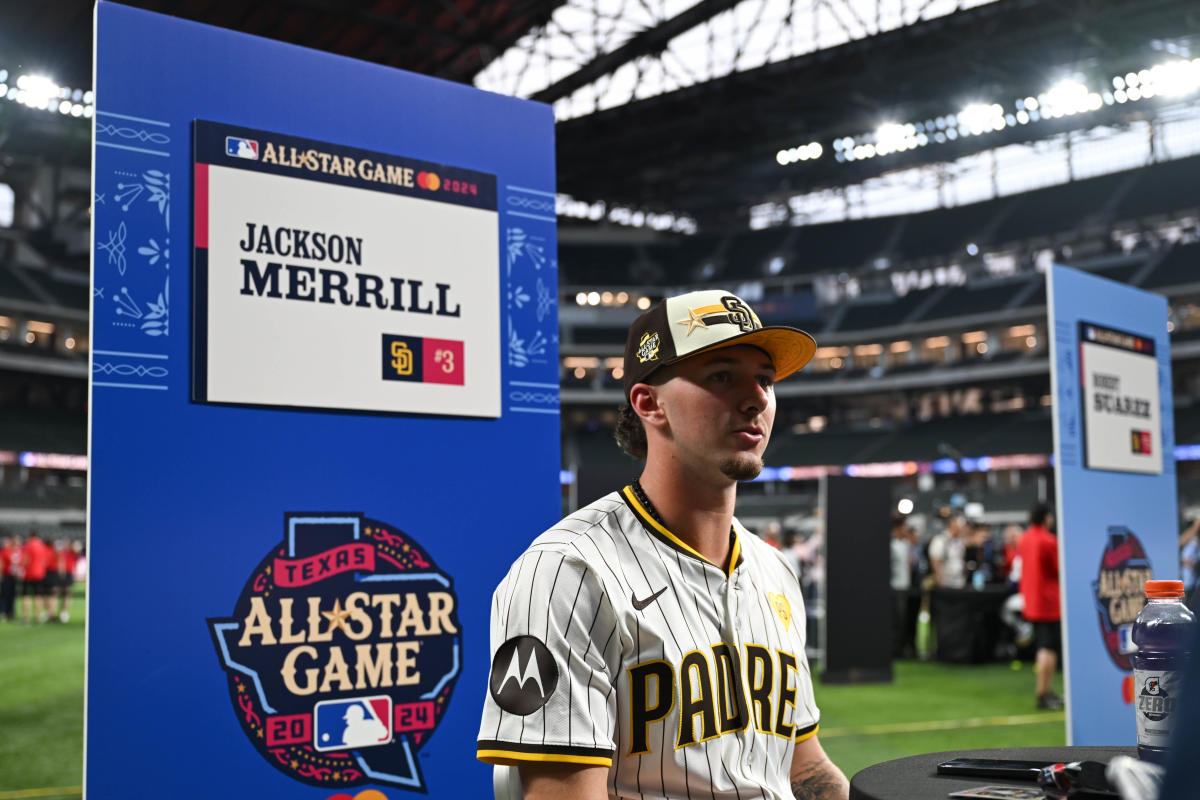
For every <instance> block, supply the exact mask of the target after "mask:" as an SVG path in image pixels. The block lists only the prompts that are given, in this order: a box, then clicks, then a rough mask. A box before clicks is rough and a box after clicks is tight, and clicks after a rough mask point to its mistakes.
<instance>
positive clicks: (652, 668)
mask: <svg viewBox="0 0 1200 800" xmlns="http://www.w3.org/2000/svg"><path fill="white" fill-rule="evenodd" d="M735 531H737V533H731V536H732V537H733V539H732V549H731V557H730V568H729V570H728V571H725V570H722V569H720V568H718V567H717V566H716V565H714V564H712V563H710V562H708V561H706V560H705V559H704V558H703V557H702V556H701V555H700V554H699V553H697V552H696V551H695V550H693V549H692V548H691V547H689V546H688V545H687V544H686V543H684V542H683V541H681V540H680V539H679V538H678V537H676V536H675V535H674V534H672V533H671V532H670V531H669V530H667V529H666V528H665V527H664V526H663V525H661V524H660V523H659V522H657V521H656V520H655V519H654V518H653V516H652V514H651V513H650V512H649V511H648V510H647V509H646V507H645V506H644V505H643V504H642V503H641V502H639V500H638V497H637V495H636V493H635V492H634V491H633V489H632V488H631V487H626V489H625V490H623V491H622V492H621V493H613V494H610V495H608V496H607V497H604V498H602V499H600V500H598V501H597V502H595V503H593V504H592V505H590V506H588V507H586V508H583V509H580V510H579V511H578V512H576V513H575V514H572V515H571V516H569V517H567V518H566V519H564V520H563V521H562V522H560V523H559V524H558V525H556V526H555V527H554V528H552V529H550V530H549V531H547V532H546V533H544V534H542V535H541V536H540V537H538V538H537V539H536V540H535V541H534V542H533V544H531V545H530V547H529V549H528V550H526V552H525V553H524V554H522V556H521V557H520V558H519V559H518V560H517V562H516V563H515V564H513V567H512V569H511V570H510V571H509V574H508V575H507V577H506V578H505V579H504V581H503V582H502V583H501V584H500V586H499V587H498V588H497V590H496V593H495V595H494V598H493V604H492V653H493V657H492V670H491V677H490V684H489V692H488V697H487V699H486V701H485V707H484V713H483V719H482V722H481V725H480V732H479V741H478V756H479V758H481V759H482V760H484V761H488V762H490V763H498V764H505V763H518V762H521V761H558V762H569V763H578V764H596V765H604V766H609V767H610V769H609V794H610V796H612V797H640V796H644V795H654V796H676V795H678V796H687V795H688V794H689V793H690V794H691V796H705V797H707V796H710V795H712V796H716V797H724V796H728V797H730V798H733V797H737V796H738V795H739V793H740V795H741V796H742V797H746V796H755V797H758V796H766V797H771V798H776V797H778V798H786V797H790V796H791V795H790V790H789V785H788V770H789V767H790V765H791V756H792V750H793V748H794V747H795V742H796V741H800V740H803V739H806V738H808V737H810V736H812V735H813V734H815V733H816V730H817V722H818V719H819V712H818V711H817V708H816V705H815V703H814V702H813V696H812V679H811V676H810V674H809V669H808V662H807V659H806V658H805V656H804V629H803V624H804V610H803V609H804V607H803V602H802V599H801V596H800V588H799V585H798V583H797V581H796V578H795V575H794V574H793V573H792V571H791V569H790V567H788V566H787V564H786V562H784V560H783V559H782V557H780V556H779V554H778V553H777V552H776V551H774V550H772V549H771V548H769V547H768V546H767V545H765V544H763V543H762V542H761V541H759V540H758V538H757V537H755V536H753V535H750V534H747V533H745V532H744V529H742V528H741V527H740V525H739V524H738V523H736V521H735Z"/></svg>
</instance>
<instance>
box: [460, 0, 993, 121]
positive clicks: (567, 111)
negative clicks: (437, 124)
mask: <svg viewBox="0 0 1200 800" xmlns="http://www.w3.org/2000/svg"><path fill="white" fill-rule="evenodd" d="M992 2H995V0H700V1H699V2H696V0H657V1H655V0H569V1H568V2H567V3H565V4H563V5H562V6H560V7H559V8H558V9H556V10H555V11H554V13H553V14H552V15H551V18H550V20H549V21H548V22H547V23H546V24H545V25H541V26H538V27H536V28H535V29H534V30H532V31H530V32H529V33H528V34H526V35H525V36H523V37H521V39H520V40H518V41H517V43H516V44H515V45H513V46H512V47H511V48H509V49H508V50H507V51H505V52H504V53H503V54H501V55H500V56H499V57H498V58H496V59H495V60H494V61H492V62H491V63H490V64H488V66H487V67H485V68H484V69H483V70H482V71H481V72H480V73H479V74H478V75H477V76H476V77H475V84H476V85H477V86H479V87H481V88H484V89H489V90H492V91H497V92H502V93H505V94H512V95H516V96H519V97H528V98H532V99H534V100H541V101H543V102H548V103H554V106H555V114H556V116H557V117H558V119H560V120H562V119H571V118H574V117H580V116H585V115H587V114H590V113H593V112H596V111H601V110H604V109H607V108H613V107H616V106H619V105H624V104H625V103H629V102H632V101H634V100H641V99H645V98H649V97H654V96H657V95H660V94H664V93H666V92H671V91H675V90H677V89H682V88H685V87H688V86H694V85H697V84H701V83H705V82H707V81H711V80H715V79H718V78H723V77H725V76H726V75H729V74H731V73H734V72H742V71H745V70H750V69H755V68H758V67H762V66H764V65H766V64H772V63H776V62H780V61H786V60H788V59H791V58H794V57H796V56H800V55H804V54H807V53H813V52H817V51H820V50H825V49H827V48H831V47H836V46H838V45H841V44H845V43H847V42H851V41H857V40H861V39H866V38H869V37H871V36H876V35H878V34H880V33H883V32H885V31H891V30H896V29H899V28H903V27H905V26H908V25H913V24H916V23H919V22H922V21H925V20H929V19H933V18H936V17H941V16H945V15H948V14H953V13H955V12H956V11H960V10H963V9H966V8H973V7H975V6H981V5H987V4H988V3H992Z"/></svg>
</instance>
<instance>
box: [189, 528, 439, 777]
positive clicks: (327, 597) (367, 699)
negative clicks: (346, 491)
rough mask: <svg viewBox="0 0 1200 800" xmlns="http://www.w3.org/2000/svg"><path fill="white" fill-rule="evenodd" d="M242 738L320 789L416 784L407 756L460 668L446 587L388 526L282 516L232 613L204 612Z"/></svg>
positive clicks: (416, 549) (414, 547)
mask: <svg viewBox="0 0 1200 800" xmlns="http://www.w3.org/2000/svg"><path fill="white" fill-rule="evenodd" d="M208 623H209V630H210V632H211V633H212V638H213V643H214V645H215V646H216V650H217V656H218V657H219V659H220V662H221V666H222V667H223V668H224V670H225V673H226V677H227V680H228V682H229V696H230V698H231V699H232V701H233V710H234V713H235V714H236V715H237V720H238V723H239V724H240V725H241V727H242V730H243V731H244V732H245V733H246V736H247V738H249V740H250V742H251V743H252V744H253V745H254V747H255V748H256V749H257V750H258V751H259V753H261V754H262V756H263V757H264V758H265V759H266V760H267V761H268V762H269V763H270V764H271V765H272V766H274V767H275V768H276V769H279V770H281V771H283V772H284V773H285V774H287V775H288V776H289V777H292V778H294V779H296V780H298V781H302V782H304V783H308V784H311V785H314V786H321V787H328V788H342V787H352V786H359V785H364V784H381V785H387V786H394V787H397V788H403V789H410V790H415V791H420V792H423V791H425V782H424V779H423V778H422V776H421V771H420V768H419V766H418V762H417V758H416V754H417V751H418V750H420V749H421V748H422V747H423V746H425V744H427V743H428V741H429V738H430V736H431V735H432V734H433V732H434V729H435V728H436V727H437V725H438V723H439V722H440V721H441V719H442V716H443V715H444V714H445V713H446V709H447V707H448V705H449V702H450V695H451V693H452V692H453V690H454V685H455V682H456V681H457V679H458V674H459V670H460V666H461V663H462V629H461V626H460V625H459V622H458V598H457V597H456V595H455V593H454V584H453V581H452V580H451V579H450V577H449V576H447V575H446V574H445V573H443V572H441V571H440V570H438V568H437V566H436V565H435V564H434V563H433V560H432V559H431V558H430V557H429V554H428V553H426V552H425V550H424V549H422V548H421V547H420V546H419V545H418V544H417V543H416V542H414V541H413V540H412V539H411V538H410V537H409V536H407V535H406V534H405V533H403V532H402V531H400V530H399V529H397V528H396V527H395V526H392V525H389V524H387V523H384V522H379V521H377V520H373V519H367V518H366V517H364V516H362V515H361V514H357V513H320V514H317V513H300V512H293V513H287V514H285V515H284V538H283V541H282V542H281V543H279V544H278V545H276V546H275V547H273V548H271V551H270V552H269V553H268V554H267V555H266V557H265V558H263V559H262V561H261V562H260V563H259V564H258V566H257V567H255V568H254V570H253V571H252V572H251V573H250V578H249V580H248V581H247V582H246V585H245V587H244V588H243V590H242V594H241V596H240V597H239V598H238V601H237V605H236V607H235V608H234V612H233V616H231V617H223V618H213V619H209V620H208Z"/></svg>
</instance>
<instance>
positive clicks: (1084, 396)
mask: <svg viewBox="0 0 1200 800" xmlns="http://www.w3.org/2000/svg"><path fill="white" fill-rule="evenodd" d="M1047 296H1048V298H1049V318H1050V325H1051V329H1052V344H1051V353H1052V359H1051V364H1052V368H1051V378H1052V385H1053V389H1052V392H1053V396H1054V454H1055V459H1056V462H1055V464H1056V469H1055V478H1056V488H1057V495H1058V503H1057V508H1058V551H1059V570H1060V575H1061V591H1062V610H1063V655H1064V673H1065V676H1066V689H1067V698H1066V699H1067V740H1068V743H1070V744H1076V745H1109V744H1136V743H1137V732H1136V728H1135V720H1134V707H1133V705H1132V703H1133V702H1134V701H1135V698H1134V697H1133V678H1132V665H1131V664H1130V661H1129V655H1130V652H1131V644H1132V642H1131V640H1130V634H1131V630H1132V627H1133V622H1134V619H1135V618H1136V617H1137V613H1138V611H1140V610H1141V607H1142V604H1143V599H1144V592H1143V587H1144V584H1145V581H1146V580H1148V579H1150V578H1151V577H1153V578H1157V579H1171V578H1178V577H1179V559H1178V554H1177V547H1178V546H1177V543H1176V542H1177V534H1178V531H1177V530H1176V528H1177V513H1178V512H1177V508H1178V506H1177V501H1176V485H1175V458H1174V450H1173V448H1174V444H1175V432H1174V414H1173V410H1172V405H1171V402H1172V397H1171V360H1170V352H1169V337H1168V333H1167V301H1166V298H1164V297H1162V296H1161V295H1156V294H1153V293H1151V292H1146V291H1142V290H1140V289H1135V288H1133V287H1130V286H1127V285H1124V284H1120V283H1116V282H1114V281H1110V280H1107V279H1104V278H1098V277H1096V276H1093V275H1089V274H1087V273H1084V272H1080V271H1079V270H1073V269H1070V268H1067V267H1061V266H1055V267H1053V268H1052V270H1051V271H1050V272H1049V273H1048V274H1047Z"/></svg>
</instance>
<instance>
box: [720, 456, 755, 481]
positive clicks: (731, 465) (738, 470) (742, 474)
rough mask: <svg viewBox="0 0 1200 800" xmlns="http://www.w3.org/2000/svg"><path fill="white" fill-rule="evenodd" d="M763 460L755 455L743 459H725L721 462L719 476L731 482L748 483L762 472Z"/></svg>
mask: <svg viewBox="0 0 1200 800" xmlns="http://www.w3.org/2000/svg"><path fill="white" fill-rule="evenodd" d="M762 468H763V460H762V459H761V458H759V457H758V456H755V455H747V457H745V458H727V459H725V460H724V461H722V462H721V474H722V475H724V476H725V477H726V478H729V479H730V480H731V481H748V480H751V479H753V478H757V477H758V473H760V472H762Z"/></svg>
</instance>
